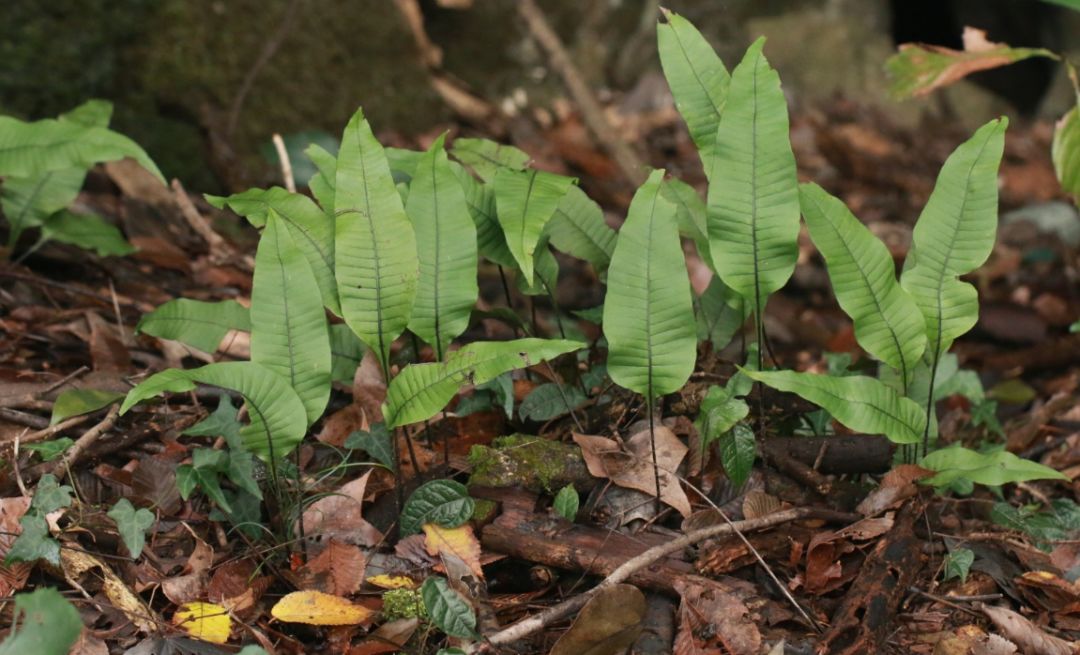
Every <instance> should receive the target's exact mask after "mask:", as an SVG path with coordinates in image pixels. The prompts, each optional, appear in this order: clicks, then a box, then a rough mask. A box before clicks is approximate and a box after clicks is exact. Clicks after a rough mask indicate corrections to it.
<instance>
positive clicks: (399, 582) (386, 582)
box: [367, 574, 419, 589]
mask: <svg viewBox="0 0 1080 655" xmlns="http://www.w3.org/2000/svg"><path fill="white" fill-rule="evenodd" d="M367 582H368V583H370V584H372V585H374V586H376V587H378V588H380V589H416V587H417V586H419V585H417V584H416V581H415V580H413V579H412V578H409V577H406V576H404V575H385V574H384V575H373V576H371V577H370V578H368V579H367Z"/></svg>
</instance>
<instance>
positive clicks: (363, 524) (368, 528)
mask: <svg viewBox="0 0 1080 655" xmlns="http://www.w3.org/2000/svg"><path fill="white" fill-rule="evenodd" d="M371 471H372V469H369V470H368V471H367V473H364V474H363V475H362V476H360V477H359V478H357V479H355V480H353V481H352V482H348V483H346V484H345V485H343V486H342V487H341V488H340V489H338V490H337V491H335V492H334V493H333V494H331V495H329V496H325V497H323V498H320V499H319V500H316V501H315V502H314V503H312V504H311V506H310V507H308V508H307V509H306V510H304V533H305V534H307V535H308V536H309V537H322V538H324V539H330V538H332V539H337V540H339V541H343V542H345V543H349V544H354V545H357V546H367V547H371V546H374V545H376V544H378V543H380V542H381V541H382V540H383V536H382V533H380V532H379V531H378V530H376V529H375V526H373V525H371V524H370V523H368V522H367V521H365V520H364V517H363V508H364V492H365V490H366V489H367V483H368V478H370V477H371ZM297 532H299V530H297Z"/></svg>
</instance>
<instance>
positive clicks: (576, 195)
mask: <svg viewBox="0 0 1080 655" xmlns="http://www.w3.org/2000/svg"><path fill="white" fill-rule="evenodd" d="M546 234H547V236H548V237H550V239H551V245H553V246H555V247H556V248H558V249H559V250H561V251H563V252H565V253H567V254H568V255H572V256H574V257H577V258H578V259H584V260H585V261H587V262H589V263H590V264H592V266H593V268H594V269H596V271H597V273H603V272H604V271H606V270H607V267H608V264H609V263H610V262H611V254H612V253H613V252H614V251H615V230H613V229H611V228H610V227H608V224H607V223H605V222H604V212H603V211H602V210H601V209H600V205H598V204H596V203H595V202H593V201H592V200H591V199H590V198H589V196H587V195H585V192H584V191H582V190H581V189H580V188H579V187H576V186H572V187H570V189H569V190H568V191H567V192H566V195H565V196H563V199H562V202H560V203H559V207H558V209H556V210H555V215H554V216H552V217H551V221H549V222H548V224H547V228H546Z"/></svg>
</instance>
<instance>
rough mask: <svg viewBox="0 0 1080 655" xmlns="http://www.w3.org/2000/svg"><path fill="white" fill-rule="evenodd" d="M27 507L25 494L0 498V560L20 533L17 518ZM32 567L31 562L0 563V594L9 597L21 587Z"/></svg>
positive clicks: (27, 502) (28, 504) (27, 500)
mask: <svg viewBox="0 0 1080 655" xmlns="http://www.w3.org/2000/svg"><path fill="white" fill-rule="evenodd" d="M29 507H30V499H29V498H27V497H25V496H19V497H17V498H0V562H3V561H4V558H5V557H7V554H8V551H9V550H11V544H13V543H15V539H16V538H18V536H19V534H21V533H22V526H21V525H19V519H21V518H22V517H23V514H26V510H27V508H29ZM33 568H34V563H33V562H14V563H12V564H0V596H4V597H10V596H11V595H12V594H14V593H15V592H16V591H19V590H20V589H22V588H23V587H24V586H25V585H26V580H27V579H28V578H29V577H30V571H31V569H33Z"/></svg>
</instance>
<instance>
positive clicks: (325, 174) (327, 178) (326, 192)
mask: <svg viewBox="0 0 1080 655" xmlns="http://www.w3.org/2000/svg"><path fill="white" fill-rule="evenodd" d="M304 153H305V154H307V156H308V159H310V160H311V163H313V164H315V168H317V169H318V171H319V172H318V173H316V174H315V175H312V176H311V179H310V180H308V188H309V189H311V195H313V196H315V200H317V201H319V206H320V207H322V210H323V212H324V213H325V214H326V215H327V216H330V217H331V218H333V216H334V192H335V185H336V184H337V157H335V156H334V155H331V154H330V153H329V152H327V151H326V150H325V149H324V148H323V147H322V146H320V145H319V144H317V143H313V144H311V145H310V146H308V148H307V150H305V151H304Z"/></svg>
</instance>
